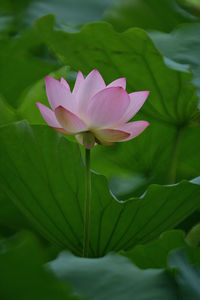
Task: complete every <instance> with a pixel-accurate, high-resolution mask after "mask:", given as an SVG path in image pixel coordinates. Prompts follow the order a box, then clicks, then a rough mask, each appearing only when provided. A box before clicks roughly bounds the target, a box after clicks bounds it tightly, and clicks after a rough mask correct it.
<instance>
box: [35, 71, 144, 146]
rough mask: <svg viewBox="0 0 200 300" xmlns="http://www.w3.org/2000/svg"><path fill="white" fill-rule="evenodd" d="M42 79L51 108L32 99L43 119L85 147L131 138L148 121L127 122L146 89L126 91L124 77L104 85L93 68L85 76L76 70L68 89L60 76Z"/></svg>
mask: <svg viewBox="0 0 200 300" xmlns="http://www.w3.org/2000/svg"><path fill="white" fill-rule="evenodd" d="M45 80H46V91H47V96H48V100H49V104H50V106H51V108H52V110H51V109H49V108H48V107H46V106H45V105H43V104H41V103H36V105H37V106H38V108H39V110H40V112H41V114H42V116H43V118H44V120H45V121H46V122H47V124H48V125H49V126H50V127H52V128H53V129H55V130H57V131H59V132H62V133H64V134H66V135H75V137H76V139H77V140H78V142H79V143H80V144H82V145H84V146H85V147H86V148H87V149H91V148H92V147H93V146H94V145H95V144H96V143H97V144H101V145H113V143H114V142H124V141H128V140H131V139H133V138H135V137H136V136H137V135H139V134H140V133H141V132H143V131H144V129H145V128H146V127H147V126H148V125H149V123H148V122H146V121H135V122H129V123H127V122H128V121H129V120H130V119H132V117H133V116H134V115H135V114H136V113H137V112H138V110H139V109H140V108H141V106H142V105H143V104H144V102H145V100H146V99H147V97H148V95H149V91H143V92H135V93H131V94H128V93H127V92H126V91H125V89H126V79H125V78H119V79H117V80H115V81H113V82H111V83H110V84H109V85H107V86H106V84H105V82H104V80H103V78H102V77H101V75H100V73H99V72H98V71H97V70H93V71H92V72H90V73H89V74H88V76H87V77H86V78H84V77H83V74H82V73H81V72H80V71H79V72H78V75H77V78H76V82H75V85H74V89H73V91H72V92H71V91H70V87H69V85H68V83H67V82H66V81H65V80H64V79H63V78H61V80H60V81H58V80H56V79H54V78H51V77H46V78H45Z"/></svg>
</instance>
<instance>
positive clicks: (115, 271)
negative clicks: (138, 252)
mask: <svg viewBox="0 0 200 300" xmlns="http://www.w3.org/2000/svg"><path fill="white" fill-rule="evenodd" d="M48 266H49V267H50V268H51V270H53V271H54V273H55V274H56V275H57V277H58V278H59V279H61V280H63V281H64V282H65V281H67V282H68V281H69V282H70V283H71V284H72V285H73V287H74V289H75V290H76V291H77V292H78V294H79V295H83V296H87V297H88V299H94V300H103V299H116V300H119V299H124V300H129V299H133V298H136V299H137V300H145V299H154V300H160V299H161V298H162V299H163V300H164V299H171V300H173V299H177V298H176V289H175V286H174V284H173V282H172V281H171V280H170V278H169V277H167V274H166V273H165V271H164V270H140V269H138V268H137V267H135V266H134V265H133V264H131V262H130V261H129V260H128V259H127V258H124V257H122V256H120V255H117V254H114V253H113V254H109V255H107V256H105V257H102V258H98V259H85V258H80V257H75V256H72V255H71V254H69V253H66V252H63V253H61V254H60V256H59V257H58V258H57V259H56V260H55V261H53V262H51V263H50V264H48Z"/></svg>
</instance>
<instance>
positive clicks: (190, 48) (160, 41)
mask: <svg viewBox="0 0 200 300" xmlns="http://www.w3.org/2000/svg"><path fill="white" fill-rule="evenodd" d="M199 32H200V24H199V23H197V24H184V25H182V26H180V27H178V28H177V29H175V30H173V31H172V32H171V33H170V34H167V33H163V32H156V31H155V32H151V33H150V36H151V38H152V39H153V41H154V43H155V45H156V47H157V48H158V49H159V50H160V51H161V52H162V53H163V54H164V55H165V56H166V57H168V58H170V59H172V60H174V61H176V62H178V63H181V64H187V65H188V66H189V67H190V68H191V69H192V71H193V74H194V79H193V82H194V83H195V85H196V86H197V88H198V94H199V95H200V87H199V77H200V64H199V61H200V41H199Z"/></svg>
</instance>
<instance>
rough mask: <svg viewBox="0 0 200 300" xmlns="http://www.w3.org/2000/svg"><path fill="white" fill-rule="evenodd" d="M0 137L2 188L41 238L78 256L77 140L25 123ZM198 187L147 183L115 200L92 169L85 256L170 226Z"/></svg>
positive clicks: (194, 201)
mask: <svg viewBox="0 0 200 300" xmlns="http://www.w3.org/2000/svg"><path fill="white" fill-rule="evenodd" d="M7 136H10V138H9V139H7ZM0 142H1V150H0V154H1V155H0V157H1V161H0V163H1V170H0V172H1V181H0V185H1V188H2V189H3V191H4V192H5V193H6V195H7V196H8V197H9V198H10V199H12V201H14V203H15V204H16V205H17V206H18V207H19V208H20V209H21V211H22V212H23V213H24V214H25V215H26V216H27V217H28V219H29V220H30V221H31V222H32V223H33V224H34V225H35V226H36V228H37V229H38V230H39V231H40V232H41V233H42V234H43V236H44V237H46V238H47V239H49V240H50V241H52V242H54V243H55V244H56V245H58V246H59V247H61V248H68V249H70V250H71V251H72V252H74V253H75V254H77V255H81V253H82V239H83V206H84V197H85V189H84V167H83V165H82V162H81V158H80V153H79V150H78V145H77V144H75V143H72V142H69V141H67V140H66V139H65V138H63V137H61V136H60V135H59V134H57V133H56V132H54V131H53V130H52V129H50V128H47V127H46V126H32V127H30V126H28V125H27V123H25V122H21V123H16V124H13V125H9V126H5V127H2V128H1V131H0ZM199 191H200V187H199V185H198V184H195V183H190V182H187V181H183V182H181V183H180V184H177V185H172V186H159V185H152V186H150V187H149V188H148V190H147V192H146V193H145V195H143V196H142V197H141V198H132V199H130V200H128V201H125V202H119V201H117V200H116V199H115V198H113V196H112V195H111V194H110V192H109V189H108V184H107V181H106V179H105V178H104V177H103V176H100V175H96V174H93V173H92V208H91V214H92V219H91V234H90V239H91V242H90V256H94V257H97V256H101V255H104V254H105V253H107V252H108V251H118V250H121V249H124V250H126V249H130V248H132V247H133V246H134V245H137V244H140V243H146V242H148V241H151V240H152V239H154V238H156V237H157V236H159V235H160V233H161V232H163V231H165V230H167V229H170V228H173V227H174V226H176V225H177V224H178V223H179V222H180V221H182V220H183V219H185V218H186V217H187V216H188V215H190V214H191V213H192V212H193V211H194V210H195V209H196V208H197V207H199Z"/></svg>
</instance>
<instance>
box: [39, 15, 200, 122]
mask: <svg viewBox="0 0 200 300" xmlns="http://www.w3.org/2000/svg"><path fill="white" fill-rule="evenodd" d="M52 27H53V19H52V17H51V16H47V17H44V18H41V19H39V20H38V21H37V23H36V29H37V30H38V35H41V36H42V37H43V39H45V41H46V43H47V44H48V45H49V46H50V48H51V49H52V50H53V52H54V53H55V55H57V57H58V58H59V59H60V60H61V62H62V63H64V64H66V65H70V66H72V68H73V69H75V70H76V71H77V70H78V69H81V70H82V71H83V72H84V73H88V72H90V71H91V69H94V68H97V69H99V71H100V72H101V73H102V75H103V77H104V79H105V80H106V81H107V82H110V81H111V80H114V79H116V78H117V77H120V76H122V77H126V78H127V84H128V90H130V91H135V90H150V91H151V96H150V98H149V100H148V101H147V103H146V104H145V106H144V109H143V113H144V115H145V113H146V115H145V116H146V117H147V118H148V117H149V116H151V117H153V118H154V119H156V120H162V122H170V123H172V124H178V125H179V126H180V124H182V123H186V122H187V121H188V120H191V118H192V116H193V115H194V110H195V108H196V104H197V96H196V94H195V88H194V86H192V85H191V84H190V83H189V81H190V79H191V74H188V73H186V72H178V71H175V70H172V69H170V68H168V67H167V66H166V65H165V63H164V61H163V57H162V55H161V54H160V53H159V52H158V50H157V49H156V48H155V46H154V44H153V43H152V41H151V39H150V38H149V36H148V35H147V34H146V33H145V32H144V31H143V30H141V29H137V28H134V29H130V30H129V31H126V32H124V33H117V32H115V31H114V30H113V29H112V27H111V26H110V25H109V24H107V23H92V24H88V25H86V26H84V28H83V29H82V30H81V31H80V32H79V33H67V32H64V31H56V30H54V29H53V28H52ZM42 37H41V39H42ZM188 98H190V101H188Z"/></svg>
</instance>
